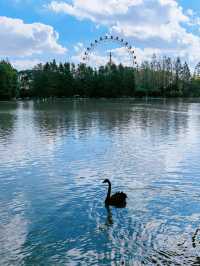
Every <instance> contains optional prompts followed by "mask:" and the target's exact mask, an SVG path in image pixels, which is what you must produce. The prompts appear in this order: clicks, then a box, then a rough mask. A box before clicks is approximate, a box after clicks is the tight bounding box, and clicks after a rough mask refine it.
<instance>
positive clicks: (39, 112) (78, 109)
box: [34, 99, 190, 137]
mask: <svg viewBox="0 0 200 266" xmlns="http://www.w3.org/2000/svg"><path fill="white" fill-rule="evenodd" d="M189 107H190V105H189V104H184V103H182V102H178V101H168V102H167V103H166V104H163V101H159V100H157V101H155V102H151V101H149V102H148V103H147V104H144V101H134V100H103V99H99V100H91V99H90V100H87V99H76V100H73V99H71V100H63V101H62V100H60V101H52V102H51V101H47V102H35V103H34V110H35V114H34V121H35V123H36V124H37V127H39V129H40V132H41V133H45V134H46V133H48V134H52V135H54V134H55V135H56V134H60V135H62V134H66V133H67V132H68V133H70V132H73V134H75V135H76V136H77V137H81V136H87V134H90V133H91V130H93V129H94V130H98V131H100V132H103V133H104V132H106V131H107V132H108V133H112V132H114V131H118V132H119V133H120V132H124V131H125V130H126V129H127V128H133V129H135V130H137V129H138V128H139V129H142V130H144V131H146V132H147V133H150V135H152V137H153V136H155V137H156V136H158V135H161V136H162V135H165V136H166V135H170V134H176V135H177V136H178V135H179V134H181V133H184V132H186V130H187V127H188V115H187V112H188V110H189Z"/></svg>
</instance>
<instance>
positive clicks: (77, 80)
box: [0, 55, 200, 99]
mask: <svg viewBox="0 0 200 266" xmlns="http://www.w3.org/2000/svg"><path fill="white" fill-rule="evenodd" d="M18 79H19V82H20V90H19V92H18V90H17V88H18V83H17V72H16V70H14V69H13V68H12V66H11V65H10V63H8V62H5V61H2V62H0V99H11V98H13V97H16V96H19V97H22V98H23V97H37V98H38V97H39V98H40V97H41V98H46V97H79V96H80V97H106V98H111V97H112V98H114V97H144V96H150V97H198V96H200V79H198V78H197V77H196V76H194V77H193V78H192V76H191V72H190V69H189V66H188V65H187V63H186V62H185V63H184V64H182V62H181V60H180V58H177V59H176V60H174V61H172V60H171V58H169V57H163V58H157V57H156V55H153V56H152V59H151V61H144V62H142V64H141V65H140V66H139V67H138V68H131V67H125V66H123V65H119V66H116V65H114V64H107V65H106V66H101V67H100V68H98V69H93V68H91V67H88V66H86V65H85V64H79V65H78V66H75V65H74V64H70V63H64V64H63V63H59V64H57V63H56V61H55V60H53V61H52V62H47V63H46V64H38V65H37V66H35V68H34V69H33V70H25V71H21V72H19V73H18Z"/></svg>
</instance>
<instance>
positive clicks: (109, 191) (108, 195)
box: [106, 182, 111, 201]
mask: <svg viewBox="0 0 200 266" xmlns="http://www.w3.org/2000/svg"><path fill="white" fill-rule="evenodd" d="M110 194H111V183H110V182H109V183H108V193H107V197H106V201H108V200H109V199H110Z"/></svg>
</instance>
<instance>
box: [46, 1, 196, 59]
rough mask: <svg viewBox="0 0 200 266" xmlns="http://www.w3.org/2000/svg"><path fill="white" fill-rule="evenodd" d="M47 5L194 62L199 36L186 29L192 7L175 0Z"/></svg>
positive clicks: (142, 43) (147, 47)
mask: <svg viewBox="0 0 200 266" xmlns="http://www.w3.org/2000/svg"><path fill="white" fill-rule="evenodd" d="M48 8H49V9H50V10H52V11H53V12H56V13H66V14H69V15H72V16H75V17H76V18H77V19H81V20H83V19H89V20H91V21H93V22H95V23H96V24H97V25H106V26H107V27H108V28H109V31H110V32H111V33H113V34H118V35H122V36H125V37H126V38H128V39H130V40H131V41H134V43H136V44H137V46H138V47H139V48H141V47H143V48H142V50H143V53H146V52H147V50H146V51H145V49H150V50H152V52H156V51H162V53H163V54H170V55H174V56H178V55H180V56H183V57H184V58H185V59H189V60H190V63H191V64H192V63H196V61H198V60H199V59H198V58H197V57H196V55H198V54H200V36H198V35H195V34H194V33H190V32H189V31H188V30H187V28H186V25H187V27H190V26H191V23H192V20H193V19H192V17H193V16H194V12H193V10H191V9H190V10H186V11H185V12H184V10H183V8H182V7H181V6H180V5H179V4H178V2H177V1H175V0H135V1H134V0H123V1H122V0H107V1H105V0H72V3H71V4H69V3H68V2H65V1H61V2H58V1H52V2H51V3H50V4H49V5H48Z"/></svg>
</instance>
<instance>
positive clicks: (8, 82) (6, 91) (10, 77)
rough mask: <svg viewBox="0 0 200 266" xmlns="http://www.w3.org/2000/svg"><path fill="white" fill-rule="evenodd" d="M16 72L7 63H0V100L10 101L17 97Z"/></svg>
mask: <svg viewBox="0 0 200 266" xmlns="http://www.w3.org/2000/svg"><path fill="white" fill-rule="evenodd" d="M17 93H18V80H17V71H16V70H15V69H14V68H13V67H12V66H11V64H10V63H9V62H7V61H0V100H10V99H12V98H14V97H16V96H17Z"/></svg>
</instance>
